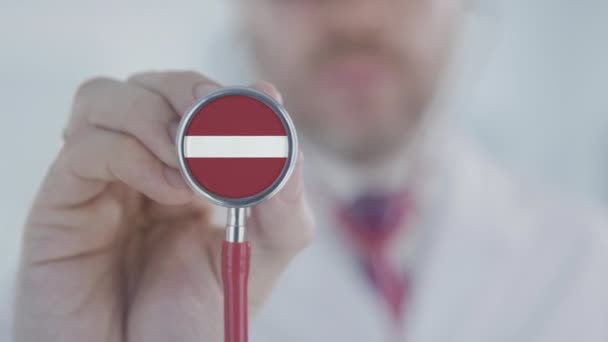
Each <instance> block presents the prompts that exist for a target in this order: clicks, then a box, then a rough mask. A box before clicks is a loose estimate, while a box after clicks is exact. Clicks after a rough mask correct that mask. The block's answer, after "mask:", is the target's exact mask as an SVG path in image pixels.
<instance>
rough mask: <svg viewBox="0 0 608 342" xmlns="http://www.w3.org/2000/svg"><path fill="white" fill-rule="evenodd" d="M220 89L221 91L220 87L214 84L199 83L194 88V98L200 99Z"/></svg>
mask: <svg viewBox="0 0 608 342" xmlns="http://www.w3.org/2000/svg"><path fill="white" fill-rule="evenodd" d="M218 89H220V86H219V85H217V84H214V83H209V82H203V83H199V84H197V85H196V86H195V87H194V96H195V97H196V98H197V99H199V98H201V97H204V96H207V95H209V93H211V92H213V91H215V90H218Z"/></svg>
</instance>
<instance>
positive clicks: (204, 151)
mask: <svg viewBox="0 0 608 342" xmlns="http://www.w3.org/2000/svg"><path fill="white" fill-rule="evenodd" d="M287 144H288V140H287V136H211V135H205V136H195V135H190V136H186V137H184V156H185V157H186V158H287V153H288V145H287Z"/></svg>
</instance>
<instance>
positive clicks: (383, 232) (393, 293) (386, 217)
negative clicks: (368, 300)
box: [337, 192, 411, 325]
mask: <svg viewBox="0 0 608 342" xmlns="http://www.w3.org/2000/svg"><path fill="white" fill-rule="evenodd" d="M410 208H411V203H410V198H409V197H408V195H407V193H406V192H400V193H394V194H382V193H369V194H366V195H364V196H361V197H359V198H357V199H356V200H354V201H353V202H352V203H350V204H349V205H339V206H338V213H337V214H338V226H339V227H340V228H341V231H342V232H343V233H344V234H345V235H346V237H347V238H348V240H349V241H350V242H351V243H352V246H353V247H354V249H355V252H356V253H357V255H358V257H359V258H360V260H361V261H362V262H361V265H362V266H363V269H364V271H365V274H366V275H367V276H368V277H369V280H370V281H371V284H372V285H373V286H374V288H375V289H376V291H377V292H378V294H379V295H380V296H381V297H382V299H383V300H384V302H385V303H386V305H387V306H388V308H389V310H390V313H391V316H392V318H393V319H394V321H395V323H396V324H398V325H400V324H401V322H402V321H403V319H402V318H403V311H404V304H405V301H406V296H407V294H408V292H409V291H408V290H409V281H408V278H407V276H406V275H405V272H404V271H402V270H398V269H396V268H395V267H394V266H392V265H391V264H390V263H389V261H388V259H387V248H388V245H389V242H390V240H391V238H393V237H394V236H395V234H396V233H397V232H398V230H399V228H402V227H403V225H404V222H405V218H406V216H407V214H408V212H409V211H410Z"/></svg>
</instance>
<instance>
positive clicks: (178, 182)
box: [163, 167, 188, 189]
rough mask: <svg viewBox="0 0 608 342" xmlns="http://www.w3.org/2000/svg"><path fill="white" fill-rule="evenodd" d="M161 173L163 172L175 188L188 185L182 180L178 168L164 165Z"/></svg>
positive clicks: (182, 187)
mask: <svg viewBox="0 0 608 342" xmlns="http://www.w3.org/2000/svg"><path fill="white" fill-rule="evenodd" d="M163 173H164V174H165V179H167V182H169V184H170V185H171V186H172V187H174V188H177V189H187V188H188V185H187V184H186V182H185V181H184V178H183V177H182V174H181V173H180V172H179V171H178V170H176V169H173V168H170V167H165V169H164V170H163Z"/></svg>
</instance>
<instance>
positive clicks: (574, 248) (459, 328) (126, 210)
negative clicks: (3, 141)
mask: <svg viewBox="0 0 608 342" xmlns="http://www.w3.org/2000/svg"><path fill="white" fill-rule="evenodd" d="M469 5H470V4H469V3H465V2H464V1H459V0H429V1H413V0H395V1H363V0H351V1H346V0H340V1H339V0H323V1H322V0H252V1H243V2H239V3H238V6H239V9H240V11H241V16H242V28H243V31H244V32H246V33H247V35H248V38H249V41H250V42H251V49H252V50H251V51H252V55H253V57H254V61H255V63H254V64H255V65H256V66H257V68H256V70H257V72H258V74H259V76H260V78H263V79H267V80H269V81H271V82H272V83H273V84H274V85H275V86H274V87H273V86H271V85H270V84H269V83H266V82H259V83H256V84H254V85H253V86H254V87H256V88H258V89H261V90H263V91H266V92H268V93H269V94H270V95H272V96H274V97H275V98H277V99H278V100H281V99H282V100H283V101H284V104H285V105H286V106H287V108H288V110H289V111H290V112H291V114H292V115H293V116H294V119H295V121H296V125H297V127H298V129H299V132H300V134H301V135H302V138H303V140H304V148H303V150H304V152H305V153H306V161H305V163H306V166H305V168H306V190H307V193H308V196H309V199H310V200H311V201H310V202H311V203H312V204H313V205H312V208H313V209H314V210H313V211H314V212H315V214H316V217H317V226H318V227H317V237H316V239H315V240H314V243H312V244H310V246H308V248H306V249H303V247H305V246H307V245H309V243H310V241H311V238H312V231H313V221H312V219H311V215H310V210H309V207H308V205H307V201H306V200H305V199H304V196H303V187H304V186H303V183H302V181H303V179H302V173H301V168H302V164H303V159H302V158H300V160H299V171H298V172H296V173H295V174H294V176H293V178H292V179H291V180H290V183H289V184H288V186H287V187H286V188H285V189H284V190H283V191H281V192H280V193H279V194H278V195H277V196H275V197H274V198H272V199H271V200H269V201H267V202H266V203H264V204H261V205H259V206H257V207H255V208H254V209H253V210H252V212H251V216H252V217H251V218H250V219H249V226H250V228H249V229H250V231H251V234H250V239H251V240H252V246H253V265H252V270H251V284H250V289H249V290H250V297H251V298H250V299H251V303H250V305H251V315H252V316H253V317H255V319H253V320H252V321H253V322H252V330H253V334H254V338H255V340H260V341H386V340H392V341H404V340H408V341H444V340H449V341H467V342H470V341H572V340H582V341H604V340H606V338H608V326H607V325H606V324H605V318H606V317H607V316H606V315H607V314H608V291H606V290H605V289H606V288H608V240H607V238H606V232H605V231H604V230H605V229H603V230H602V229H601V228H606V223H604V222H600V221H599V218H595V217H594V216H593V214H592V213H590V212H581V211H580V210H576V209H575V208H574V206H572V205H565V204H559V203H556V201H550V200H548V199H546V198H543V197H542V196H539V195H538V194H536V193H535V192H534V191H532V190H530V189H528V188H527V187H524V186H522V185H518V183H517V182H515V181H513V180H511V179H510V178H509V177H508V176H507V175H505V174H504V173H502V172H501V171H500V170H499V169H498V168H496V167H495V166H493V165H491V164H490V163H489V162H487V161H485V160H484V158H482V157H481V156H480V153H479V152H478V151H477V150H476V149H475V148H474V147H473V146H471V144H470V143H469V142H468V141H467V139H465V138H463V137H459V136H458V134H457V133H455V132H454V131H452V130H450V129H449V125H448V124H447V123H445V120H442V119H441V118H440V117H439V116H435V115H433V114H432V113H433V112H434V111H437V108H436V107H434V106H432V104H433V103H434V102H436V100H437V95H438V93H439V89H440V86H441V83H442V82H441V81H442V79H441V76H442V75H443V72H442V71H443V70H444V69H445V67H446V65H447V62H448V60H449V57H450V54H451V52H452V50H453V45H455V43H456V41H457V40H456V38H457V36H458V32H459V26H460V25H461V21H462V19H463V13H464V12H465V11H466V8H467V6H469ZM219 87H220V85H219V84H218V83H217V82H215V81H213V80H210V79H208V78H206V77H205V76H204V75H202V74H199V73H195V72H153V73H140V74H136V75H133V76H132V77H130V78H129V79H128V80H127V81H125V82H122V81H118V80H112V79H104V78H98V79H93V80H90V81H88V82H86V83H84V84H83V85H82V86H81V87H80V89H79V90H78V91H77V93H76V96H75V100H74V105H73V110H72V114H71V118H70V122H69V124H68V126H67V128H66V130H65V145H64V148H63V149H62V151H61V152H60V154H59V155H58V157H57V159H56V161H55V162H54V164H53V165H52V166H51V168H50V170H49V173H48V176H47V178H46V180H45V182H44V184H43V186H42V188H41V189H40V192H39V195H38V197H37V199H36V201H35V202H34V204H33V206H32V210H31V214H30V216H29V220H28V222H27V226H26V231H25V235H24V246H23V258H22V260H23V261H22V267H21V272H20V282H19V296H18V298H17V308H16V313H15V315H16V317H15V339H16V341H146V342H150V341H169V340H175V341H220V340H221V338H222V334H221V332H222V322H221V321H222V315H221V314H220V313H221V303H222V294H221V286H220V279H219V277H218V272H217V270H218V267H219V248H220V246H221V243H220V241H221V239H222V236H223V233H222V232H221V231H220V230H217V229H214V227H212V224H211V223H210V222H211V221H210V216H211V209H210V207H209V206H208V205H207V204H205V203H204V201H202V200H199V199H197V198H196V197H195V196H194V195H193V194H192V193H191V192H190V190H189V189H187V187H186V186H185V184H184V182H183V180H182V178H181V176H180V174H179V172H178V171H177V162H176V153H175V147H174V146H173V143H172V141H173V137H172V135H173V134H175V126H176V124H177V121H178V120H179V117H180V116H181V115H182V114H183V113H184V111H185V110H186V109H187V108H188V107H189V106H190V105H191V104H192V103H193V102H194V101H195V99H196V98H199V97H201V96H205V95H206V94H208V93H209V92H211V91H213V90H215V89H218V88H219ZM277 89H278V90H279V91H280V94H279V92H278V91H277ZM432 109H435V110H432ZM301 250H303V252H302V253H301V254H300V255H298V257H297V258H295V259H293V257H294V256H295V255H296V254H297V253H298V252H300V251H301ZM292 259H293V262H291V261H292ZM279 276H280V278H279ZM278 279H281V281H280V282H277V280H278ZM275 285H276V286H275ZM271 293H272V296H269V295H270V294H271ZM268 298H270V300H269V301H268V302H267V303H265V302H266V299H268ZM264 303H265V304H264ZM262 304H264V307H263V309H261V308H262ZM260 309H261V310H260Z"/></svg>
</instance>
